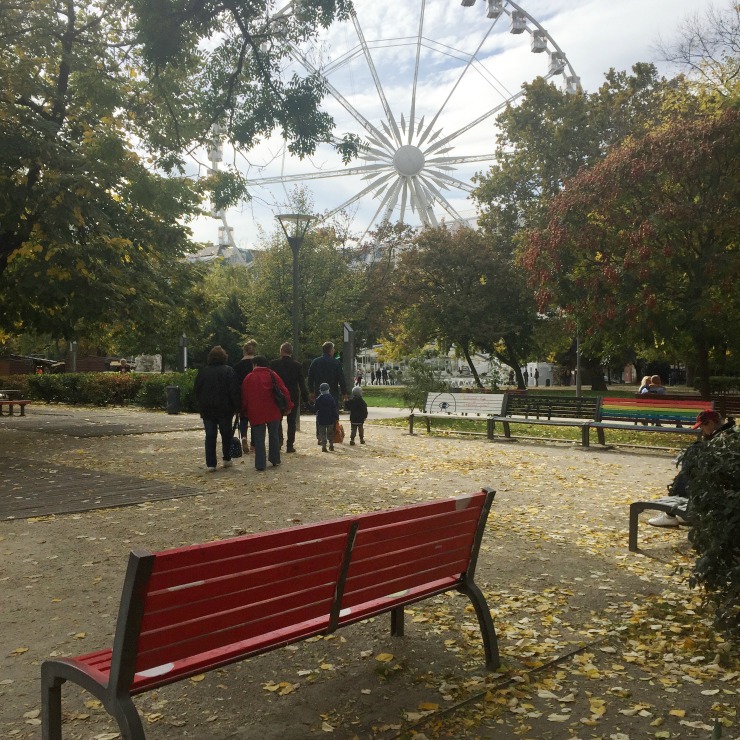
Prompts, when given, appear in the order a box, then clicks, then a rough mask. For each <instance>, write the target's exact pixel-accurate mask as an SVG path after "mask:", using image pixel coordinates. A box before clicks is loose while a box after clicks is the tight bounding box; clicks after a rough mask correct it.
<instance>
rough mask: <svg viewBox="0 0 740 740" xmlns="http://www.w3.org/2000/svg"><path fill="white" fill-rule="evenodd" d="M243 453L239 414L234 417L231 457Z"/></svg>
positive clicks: (239, 455)
mask: <svg viewBox="0 0 740 740" xmlns="http://www.w3.org/2000/svg"><path fill="white" fill-rule="evenodd" d="M242 454H243V450H242V440H241V431H240V429H239V414H237V415H236V417H235V419H234V428H233V429H232V430H231V459H232V460H233V459H234V458H235V457H241V456H242Z"/></svg>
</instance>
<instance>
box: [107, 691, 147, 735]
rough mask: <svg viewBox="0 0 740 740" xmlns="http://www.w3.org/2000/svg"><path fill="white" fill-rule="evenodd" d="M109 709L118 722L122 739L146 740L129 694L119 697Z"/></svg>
mask: <svg viewBox="0 0 740 740" xmlns="http://www.w3.org/2000/svg"><path fill="white" fill-rule="evenodd" d="M109 711H110V713H111V714H112V715H113V716H114V717H115V718H116V721H117V722H118V726H119V728H120V729H121V737H122V738H123V740H146V735H145V734H144V726H143V725H142V724H141V717H140V716H139V713H138V711H136V707H135V706H134V703H133V701H131V697H130V696H126V697H122V698H120V699H119V700H118V701H117V702H116V703H115V704H113V705H112V706H111V707H110V709H109Z"/></svg>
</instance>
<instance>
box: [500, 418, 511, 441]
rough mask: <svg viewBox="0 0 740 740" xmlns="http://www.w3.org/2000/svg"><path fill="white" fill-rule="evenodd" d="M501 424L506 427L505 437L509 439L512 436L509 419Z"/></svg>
mask: <svg viewBox="0 0 740 740" xmlns="http://www.w3.org/2000/svg"><path fill="white" fill-rule="evenodd" d="M501 424H502V425H503V427H504V437H506V438H507V439H509V438H510V437H511V427H510V426H509V422H508V421H502V422H501Z"/></svg>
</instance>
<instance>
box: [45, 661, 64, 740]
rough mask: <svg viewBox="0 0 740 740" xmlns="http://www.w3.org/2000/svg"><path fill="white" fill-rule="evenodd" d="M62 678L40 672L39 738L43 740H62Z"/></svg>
mask: <svg viewBox="0 0 740 740" xmlns="http://www.w3.org/2000/svg"><path fill="white" fill-rule="evenodd" d="M63 683H64V679H63V678H59V677H57V676H52V675H49V674H48V673H47V672H45V671H44V670H43V669H42V671H41V737H42V739H43V740H62V684H63Z"/></svg>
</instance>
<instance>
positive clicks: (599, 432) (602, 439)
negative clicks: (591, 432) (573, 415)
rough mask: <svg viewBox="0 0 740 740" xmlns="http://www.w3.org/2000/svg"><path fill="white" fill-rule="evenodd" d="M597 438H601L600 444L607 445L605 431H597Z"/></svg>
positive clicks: (599, 429)
mask: <svg viewBox="0 0 740 740" xmlns="http://www.w3.org/2000/svg"><path fill="white" fill-rule="evenodd" d="M596 436H597V437H598V438H599V444H600V445H605V444H606V437H605V436H604V430H603V429H601V428H597V430H596Z"/></svg>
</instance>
